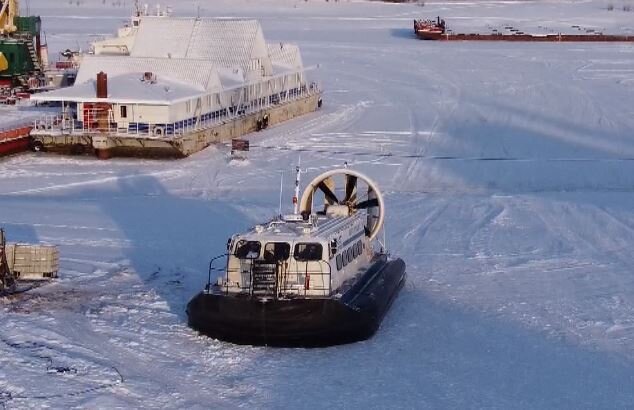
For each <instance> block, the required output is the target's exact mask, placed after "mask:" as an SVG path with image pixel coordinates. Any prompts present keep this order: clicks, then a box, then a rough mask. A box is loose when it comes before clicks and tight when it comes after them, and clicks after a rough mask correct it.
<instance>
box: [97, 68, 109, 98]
mask: <svg viewBox="0 0 634 410" xmlns="http://www.w3.org/2000/svg"><path fill="white" fill-rule="evenodd" d="M97 98H108V74H106V73H104V72H103V71H101V72H99V73H98V74H97Z"/></svg>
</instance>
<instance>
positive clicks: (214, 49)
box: [130, 17, 270, 71]
mask: <svg viewBox="0 0 634 410" xmlns="http://www.w3.org/2000/svg"><path fill="white" fill-rule="evenodd" d="M130 55H131V56H133V57H162V58H186V59H194V60H206V61H211V62H213V63H214V64H215V65H216V66H219V67H240V68H242V69H243V70H245V71H248V70H249V69H250V68H251V67H252V63H253V61H254V60H260V63H261V64H262V65H263V66H264V67H265V69H270V60H269V55H268V50H267V47H266V43H265V41H264V34H263V33H262V28H261V26H260V23H259V22H258V21H257V20H211V19H195V18H180V19H179V18H170V19H165V18H160V17H144V18H143V19H142V21H141V25H140V28H139V31H138V33H137V35H136V40H135V42H134V46H133V48H132V50H131V52H130Z"/></svg>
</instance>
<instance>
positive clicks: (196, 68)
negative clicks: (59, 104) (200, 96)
mask: <svg viewBox="0 0 634 410" xmlns="http://www.w3.org/2000/svg"><path fill="white" fill-rule="evenodd" d="M100 71H103V72H104V73H106V74H108V76H109V77H116V76H120V75H123V74H129V73H143V72H151V73H153V74H156V75H157V76H158V77H159V78H169V79H171V80H175V81H180V82H183V83H186V84H190V85H192V86H194V87H202V88H203V89H205V90H210V91H212V90H218V91H219V90H221V89H222V84H221V82H220V78H219V76H218V72H217V70H216V68H215V66H214V64H213V63H212V62H211V61H204V60H196V61H189V60H183V59H178V58H135V57H128V56H86V57H84V59H83V60H82V63H81V66H80V68H79V72H78V73H77V80H76V84H81V83H85V82H87V81H90V80H93V79H95V78H96V77H97V73H99V72H100Z"/></svg>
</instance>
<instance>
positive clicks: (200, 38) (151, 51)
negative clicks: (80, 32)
mask: <svg viewBox="0 0 634 410" xmlns="http://www.w3.org/2000/svg"><path fill="white" fill-rule="evenodd" d="M135 27H137V29H136V30H134V31H132V32H126V33H125V36H124V37H121V34H120V37H117V38H114V39H110V40H107V41H106V43H107V45H108V47H104V46H103V44H102V43H104V42H101V43H95V45H94V53H93V54H92V55H87V56H85V57H84V58H83V60H82V63H81V67H80V69H79V72H78V74H77V80H76V82H75V85H74V86H73V87H69V88H64V89H60V90H56V91H52V92H48V93H42V94H38V95H34V96H33V98H32V99H33V100H35V101H38V102H46V103H55V104H59V105H60V106H61V112H60V114H59V115H55V116H48V117H45V118H42V119H41V120H39V121H37V122H36V123H35V124H34V128H35V129H34V130H33V133H32V134H33V137H34V143H33V146H34V148H35V149H46V150H51V151H71V152H74V153H82V152H87V151H92V150H93V149H94V150H96V152H97V154H98V155H99V156H100V157H109V156H110V155H140V156H153V155H171V156H186V155H189V154H191V153H194V152H196V151H199V150H201V149H203V148H205V147H207V146H208V145H210V144H212V143H214V142H220V141H225V140H229V139H231V138H235V137H238V136H241V135H243V134H246V133H248V132H252V131H255V130H259V129H262V128H265V127H267V126H268V125H272V124H275V123H279V122H282V121H285V120H288V119H291V118H293V117H296V116H299V115H302V114H305V113H308V112H311V111H315V110H316V109H317V108H318V107H320V106H321V92H320V90H319V87H318V86H317V85H316V83H314V82H312V83H310V82H308V81H307V79H306V75H305V71H306V69H305V68H304V66H303V62H302V58H301V54H300V51H299V48H298V47H297V46H296V45H293V44H286V43H276V44H267V43H266V42H265V40H264V36H263V34H262V29H261V27H260V24H259V23H258V22H257V21H255V20H201V19H174V18H168V17H140V18H138V20H136V24H135ZM118 42H120V43H121V44H118Z"/></svg>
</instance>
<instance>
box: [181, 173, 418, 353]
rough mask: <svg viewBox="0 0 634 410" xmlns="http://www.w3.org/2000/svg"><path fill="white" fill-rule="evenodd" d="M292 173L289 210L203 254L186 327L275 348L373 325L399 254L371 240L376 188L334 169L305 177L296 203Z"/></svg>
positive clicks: (312, 343)
mask: <svg viewBox="0 0 634 410" xmlns="http://www.w3.org/2000/svg"><path fill="white" fill-rule="evenodd" d="M299 179H300V171H299V168H298V169H297V178H296V181H295V182H296V183H295V187H296V188H295V196H294V198H293V203H294V213H293V214H291V215H287V216H285V217H279V218H276V219H274V220H272V221H270V222H268V223H267V224H264V225H256V226H255V227H254V228H253V229H251V230H249V231H248V232H245V233H242V234H237V235H233V236H232V237H231V238H230V239H229V241H228V243H227V254H226V255H221V256H219V257H216V258H214V259H212V261H211V262H210V268H209V279H208V283H207V286H206V287H205V289H204V290H203V291H202V292H200V293H199V294H198V295H196V296H195V297H194V298H193V299H192V300H191V301H190V302H189V304H188V305H187V316H188V322H189V325H190V326H191V327H192V328H194V329H196V330H198V331H199V332H201V333H203V334H205V335H207V336H210V337H213V338H216V339H219V340H223V341H228V342H232V343H236V344H249V345H266V346H280V347H284V346H288V347H292V346H294V347H319V346H330V345H337V344H344V343H351V342H356V341H360V340H364V339H367V338H369V337H371V336H372V335H373V334H374V333H375V332H376V330H377V329H378V327H379V325H380V323H381V321H382V319H383V316H384V315H385V314H386V312H387V311H388V309H389V307H390V305H391V304H392V301H393V300H394V299H395V298H396V296H397V295H398V292H399V290H400V289H401V287H402V286H403V283H404V282H405V276H406V275H405V263H404V262H403V260H401V259H394V258H392V257H390V256H389V254H388V253H387V252H386V251H385V250H384V244H383V243H381V241H380V240H379V239H377V238H378V235H379V233H380V232H381V231H382V228H383V221H384V217H385V206H384V202H383V197H382V195H381V193H380V192H379V190H378V188H377V186H376V184H375V183H374V182H373V181H371V180H370V179H369V178H368V177H366V176H365V175H363V174H361V173H359V172H356V171H354V170H351V169H347V168H346V169H336V170H332V171H328V172H325V173H323V174H321V175H319V176H318V177H316V178H315V179H314V180H313V181H312V182H310V184H308V186H307V187H306V189H305V191H304V193H303V195H302V197H301V200H300V201H299V202H298V201H297V196H298V194H299ZM338 183H340V184H341V185H338ZM337 186H340V188H339V189H337V188H336V187H337ZM340 197H342V199H339V198H340ZM322 200H323V208H321V206H318V207H319V208H321V209H319V210H315V209H314V208H313V204H314V203H320V202H321V201H322ZM218 261H223V262H224V263H223V266H222V268H218V269H216V268H214V264H215V263H217V262H218ZM214 272H215V273H220V275H219V277H218V278H217V280H213V279H212V275H213V274H214Z"/></svg>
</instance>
